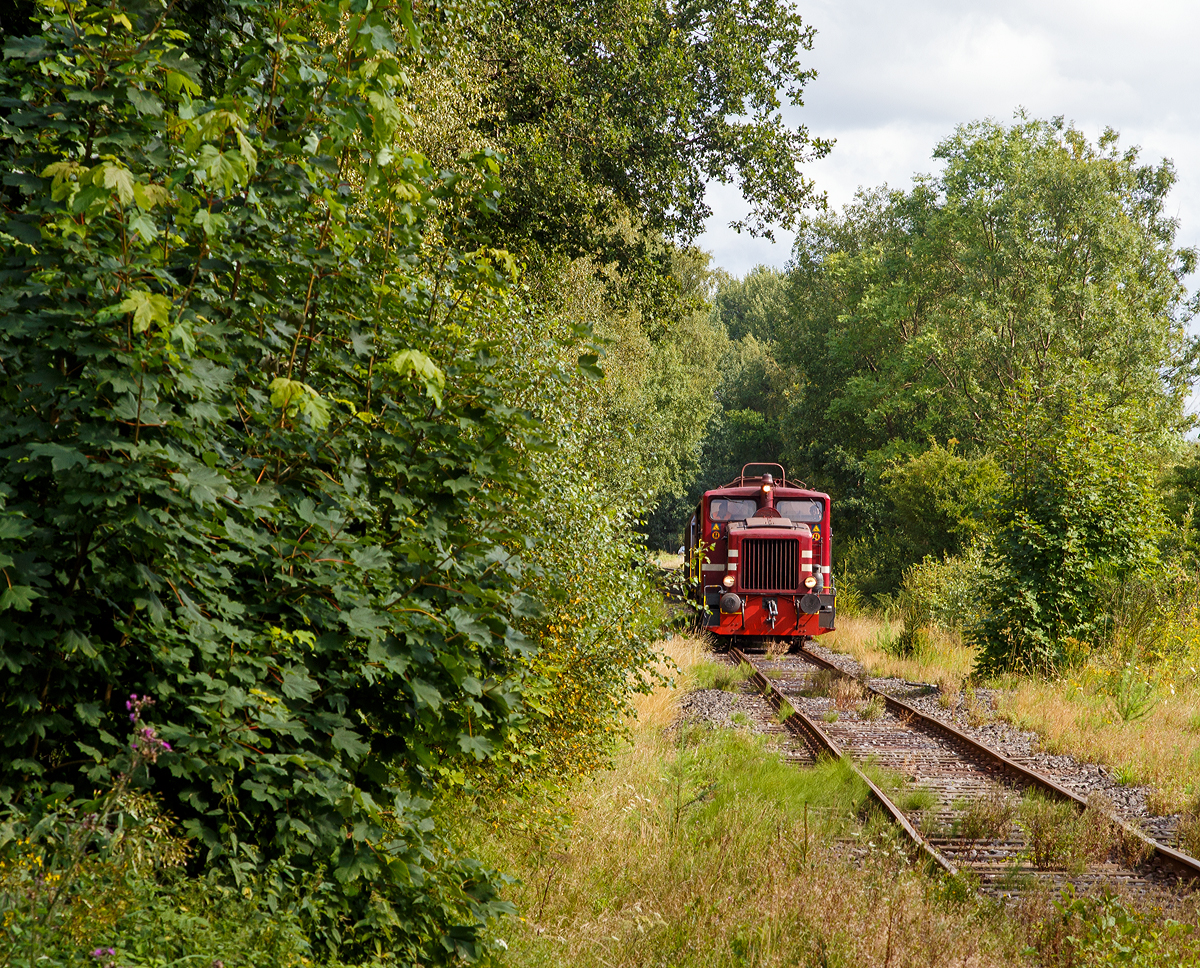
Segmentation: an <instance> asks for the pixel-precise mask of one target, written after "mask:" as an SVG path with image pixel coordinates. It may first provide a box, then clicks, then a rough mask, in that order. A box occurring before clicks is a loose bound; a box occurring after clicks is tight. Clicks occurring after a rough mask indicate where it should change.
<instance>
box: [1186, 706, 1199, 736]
mask: <svg viewBox="0 0 1200 968" xmlns="http://www.w3.org/2000/svg"><path fill="white" fill-rule="evenodd" d="M1183 728H1184V729H1186V730H1187V731H1188V732H1189V733H1200V709H1198V710H1196V711H1195V712H1193V713H1192V714H1191V715H1190V716H1189V717H1188V721H1187V723H1186V724H1185V725H1184V727H1183Z"/></svg>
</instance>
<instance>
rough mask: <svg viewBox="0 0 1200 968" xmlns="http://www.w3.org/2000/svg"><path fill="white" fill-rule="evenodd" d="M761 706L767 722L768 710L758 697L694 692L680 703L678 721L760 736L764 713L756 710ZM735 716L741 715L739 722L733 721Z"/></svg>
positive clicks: (769, 710)
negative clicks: (764, 708) (726, 728)
mask: <svg viewBox="0 0 1200 968" xmlns="http://www.w3.org/2000/svg"><path fill="white" fill-rule="evenodd" d="M760 706H762V707H766V709H767V714H768V715H767V717H766V718H769V714H770V712H771V709H770V706H768V705H767V702H766V700H764V699H763V698H762V697H761V696H759V695H738V694H736V693H732V692H725V690H723V689H697V690H696V691H695V692H689V693H688V694H687V695H685V696H684V697H683V698H682V699H680V700H679V718H680V719H681V720H684V721H686V722H691V723H707V724H709V725H711V726H725V727H729V728H734V729H747V730H749V731H750V732H752V733H763V732H766V730H765V729H764V728H763V722H762V720H763V719H764V716H763V710H762V709H760V708H758V707H760ZM736 713H741V715H740V716H739V717H738V719H739V720H740V721H739V722H735V721H734V719H733V717H734V714H736Z"/></svg>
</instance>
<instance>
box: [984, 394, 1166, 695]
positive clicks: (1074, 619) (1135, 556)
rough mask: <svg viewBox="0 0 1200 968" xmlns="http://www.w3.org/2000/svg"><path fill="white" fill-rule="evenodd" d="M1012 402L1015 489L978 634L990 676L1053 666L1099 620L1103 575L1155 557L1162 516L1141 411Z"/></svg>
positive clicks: (1085, 399)
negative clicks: (1051, 409)
mask: <svg viewBox="0 0 1200 968" xmlns="http://www.w3.org/2000/svg"><path fill="white" fill-rule="evenodd" d="M1055 403H1056V405H1057V406H1058V407H1059V408H1060V410H1061V412H1059V413H1050V412H1047V410H1046V404H1045V403H1044V402H1042V403H1037V404H1035V403H1033V402H1032V401H1030V400H1028V399H1025V398H1024V397H1022V396H1020V395H1019V394H1014V395H1013V396H1012V398H1011V406H1012V414H1011V417H1010V420H1009V422H1008V423H1007V424H1006V433H1007V434H1008V436H1009V440H1008V442H1007V446H1006V448H1005V451H1006V453H1007V454H1008V455H1009V460H1010V466H1009V468H1008V471H1009V483H1010V489H1009V493H1008V494H1007V496H1006V497H1005V499H1004V502H1003V504H1002V508H1001V512H1000V521H999V526H998V530H997V532H996V535H995V538H994V541H993V549H994V550H993V553H992V558H991V560H990V561H989V565H988V567H989V570H990V571H991V572H992V578H991V581H990V583H989V586H988V590H987V595H986V600H985V602H984V604H983V609H982V613H981V616H980V618H979V620H978V621H977V622H976V623H975V624H974V625H973V627H972V628H971V629H970V635H971V638H972V640H973V641H974V642H976V643H977V644H978V645H979V646H980V647H981V648H980V654H979V668H980V670H981V671H983V672H994V671H997V670H1003V669H1025V670H1032V671H1042V672H1045V671H1048V670H1052V669H1054V668H1056V667H1058V666H1059V665H1061V664H1063V663H1064V661H1066V660H1067V658H1068V657H1069V655H1070V654H1071V652H1072V651H1073V650H1074V651H1075V652H1076V653H1077V652H1078V643H1083V642H1087V641H1090V640H1091V639H1092V638H1093V637H1094V636H1095V635H1096V634H1097V632H1098V631H1099V630H1100V629H1101V628H1102V625H1103V616H1102V611H1101V607H1100V606H1101V604H1102V598H1101V595H1100V587H1099V582H1098V576H1105V575H1113V576H1118V577H1124V576H1125V575H1128V574H1132V573H1135V572H1136V571H1138V570H1140V569H1144V568H1147V567H1150V566H1152V565H1153V563H1154V561H1155V559H1156V554H1157V552H1156V541H1157V539H1158V537H1159V536H1160V535H1161V534H1162V532H1163V530H1164V513H1163V508H1162V504H1161V500H1160V498H1159V496H1158V493H1157V491H1156V488H1155V483H1156V482H1155V479H1154V467H1155V464H1156V462H1155V460H1154V459H1153V453H1152V452H1151V450H1150V449H1149V446H1148V444H1146V443H1144V442H1143V436H1144V435H1143V436H1139V435H1138V434H1137V433H1135V432H1134V428H1137V427H1138V426H1139V424H1138V420H1139V415H1138V414H1137V413H1134V412H1132V411H1127V410H1124V409H1122V408H1120V407H1117V408H1106V407H1105V406H1104V405H1103V404H1102V403H1101V401H1100V399H1099V398H1097V397H1094V396H1091V395H1089V394H1087V393H1086V392H1082V391H1081V392H1080V393H1079V394H1078V395H1077V396H1074V397H1070V398H1068V399H1065V400H1061V401H1056V402H1055Z"/></svg>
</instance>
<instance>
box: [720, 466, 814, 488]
mask: <svg viewBox="0 0 1200 968" xmlns="http://www.w3.org/2000/svg"><path fill="white" fill-rule="evenodd" d="M747 467H778V468H779V481H778V482H777V483H779V484H780V485H781V486H783V487H795V486H796V485H795V484H792V483H789V482H788V479H787V471H785V470H784V469H783V465H782V464H775V463H773V462H771V461H761V462H760V461H751V462H750V463H749V464H743V465H742V472H741V473H740V474H738V476H737V477H736V478H734V479H733V480H732V481H730V482H729V483H728V484H726V485H724V486H725V487H744V486H745V483H746V468H747ZM761 478H762V475H761V474H759V475H758V477H757V478H751V480H759V479H761ZM800 486H801V487H803V486H804V482H803V481H801V482H800Z"/></svg>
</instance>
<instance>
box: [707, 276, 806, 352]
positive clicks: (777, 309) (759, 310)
mask: <svg viewBox="0 0 1200 968" xmlns="http://www.w3.org/2000/svg"><path fill="white" fill-rule="evenodd" d="M789 309H790V306H789V301H788V291H787V277H786V276H785V275H783V273H781V272H779V271H778V270H776V269H772V268H771V267H769V266H764V265H758V266H755V267H754V268H753V269H751V270H750V271H749V272H748V273H747V274H746V275H745V276H744V277H743V278H741V279H732V278H729V277H725V278H723V279H722V280H721V281H720V283H719V284H718V286H717V295H716V298H715V299H714V300H713V314H714V315H715V316H716V318H717V320H718V321H719V322H720V323H721V325H722V326H724V327H725V331H726V332H727V333H728V334H729V338H730V339H732V340H735V341H741V340H744V339H745V338H746V337H747V336H752V337H754V339H755V340H757V341H759V342H762V343H773V342H775V341H776V340H777V339H779V338H780V337H781V336H784V335H786V332H787V321H788V310H789Z"/></svg>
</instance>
